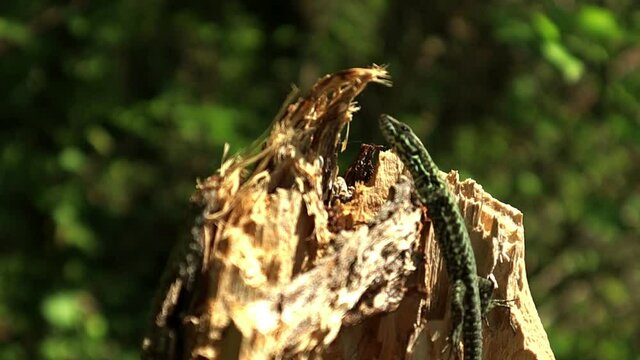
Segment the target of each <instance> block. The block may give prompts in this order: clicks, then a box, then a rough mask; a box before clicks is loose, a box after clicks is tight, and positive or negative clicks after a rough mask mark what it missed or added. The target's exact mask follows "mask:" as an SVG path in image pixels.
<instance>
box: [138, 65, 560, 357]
mask: <svg viewBox="0 0 640 360" xmlns="http://www.w3.org/2000/svg"><path fill="white" fill-rule="evenodd" d="M370 82H377V83H382V84H385V85H389V80H388V75H387V73H386V71H385V70H384V69H382V68H379V67H375V66H374V67H372V68H370V69H350V70H345V71H342V72H339V73H336V74H333V75H328V76H326V77H324V78H323V79H321V80H319V81H318V82H317V83H316V85H314V87H313V88H312V89H311V91H310V92H309V93H308V94H307V95H306V96H304V97H300V98H299V99H297V100H296V101H294V102H291V103H288V104H285V106H284V107H283V109H282V111H281V113H280V114H279V115H278V117H277V118H276V119H275V121H274V124H273V127H272V128H271V132H270V134H269V135H268V138H267V139H265V140H264V141H263V142H261V143H259V144H258V145H257V147H256V148H255V149H254V150H253V151H248V152H247V153H246V154H245V155H242V156H240V155H239V156H235V157H232V158H230V159H228V160H226V161H225V162H224V163H223V165H222V166H221V168H220V170H219V172H218V173H217V174H216V175H213V176H211V177H209V178H208V179H206V180H205V181H204V182H202V183H201V184H199V185H198V191H197V192H196V195H195V196H194V198H195V199H196V200H197V202H199V203H200V204H201V205H202V206H203V214H202V217H201V218H202V220H203V221H202V222H199V223H198V224H197V225H196V227H195V228H194V239H195V240H196V241H197V242H198V243H199V244H200V245H201V249H202V250H203V251H202V254H203V255H202V256H203V259H202V261H201V262H198V267H199V268H198V270H199V276H198V277H197V280H195V283H194V284H193V286H192V287H193V289H192V290H190V294H191V296H190V297H189V301H188V303H187V305H185V306H182V307H178V306H177V305H176V304H177V303H178V301H179V299H183V298H184V297H183V296H182V297H181V295H179V294H180V292H181V291H183V290H181V289H182V288H184V285H183V283H184V281H173V282H172V283H171V284H173V285H170V286H167V288H168V289H170V291H166V292H168V293H171V295H168V294H165V295H162V294H161V296H160V297H161V300H160V301H159V304H160V305H158V309H159V310H156V312H157V313H156V314H155V315H156V316H155V317H154V325H153V326H152V328H153V329H152V331H151V333H152V334H154V332H155V335H154V336H148V337H147V338H146V339H145V346H147V349H150V348H159V347H160V345H158V344H165V343H170V344H171V346H164V345H163V348H167V349H170V350H162V351H156V354H159V353H161V352H164V354H162V355H155V356H156V357H161V356H165V357H164V358H172V359H173V358H175V359H237V358H239V359H272V358H273V359H275V358H309V357H311V358H332V359H401V358H407V359H411V358H415V359H441V358H446V357H447V356H448V355H449V353H448V351H450V350H451V346H449V347H447V346H446V344H447V342H448V341H447V335H448V334H449V331H450V327H451V323H450V319H449V314H450V311H449V309H448V308H447V304H449V301H448V299H449V296H450V294H449V291H450V285H449V281H448V279H447V274H446V271H445V270H444V266H443V262H442V258H441V256H440V254H439V249H438V245H437V243H436V241H435V239H434V237H433V231H432V228H431V224H430V222H429V219H428V217H427V214H428V213H427V212H426V209H424V208H423V207H421V206H420V205H419V204H418V202H417V201H415V199H413V197H412V194H413V184H412V181H411V179H410V176H409V175H408V174H407V173H405V171H404V166H403V164H402V163H401V162H400V161H399V159H398V158H397V157H396V156H395V155H394V154H393V153H391V152H388V151H382V150H380V148H379V147H376V146H372V145H365V146H363V147H362V149H361V153H360V156H359V157H358V159H357V160H356V161H355V162H354V164H353V165H352V166H351V167H350V168H349V169H348V170H347V172H346V174H345V179H346V180H345V179H343V178H341V177H338V176H337V172H338V169H337V154H338V152H339V150H340V149H339V148H340V146H341V141H340V135H341V132H342V130H343V127H344V126H345V125H347V124H348V123H349V122H350V121H351V116H352V113H353V112H355V111H356V110H357V107H356V106H355V103H354V102H353V99H354V98H355V96H356V95H358V94H359V93H360V92H361V91H362V90H363V89H364V87H365V86H366V85H367V84H368V83H370ZM443 176H445V177H446V179H447V180H448V182H449V184H450V185H451V189H452V190H453V191H454V193H455V194H456V195H457V196H458V199H459V205H460V209H461V212H462V214H463V216H464V217H465V222H466V224H467V228H468V230H469V232H470V235H471V239H472V242H473V247H474V251H475V254H476V259H477V262H478V272H479V274H480V275H481V276H487V275H491V276H493V277H494V280H495V283H496V285H497V289H496V291H495V293H494V298H496V299H504V300H509V303H510V307H509V308H496V309H495V310H493V311H492V312H491V313H490V314H489V316H488V319H487V325H485V326H484V357H483V358H484V359H552V358H553V354H552V352H551V350H550V347H549V342H548V340H547V336H546V334H545V332H544V329H543V328H542V325H541V322H540V319H539V318H538V314H537V311H536V308H535V304H534V303H533V300H532V297H531V294H530V292H529V288H528V284H527V277H526V271H525V262H524V230H523V225H522V213H521V212H519V211H518V210H517V209H514V208H512V207H510V206H509V205H505V204H503V203H501V202H499V201H497V200H495V199H494V198H492V197H491V196H490V195H489V194H487V193H486V192H484V191H483V190H482V187H481V186H480V185H478V184H477V183H475V182H474V181H473V180H465V181H462V182H461V181H460V180H459V178H458V174H457V172H455V171H452V172H450V173H449V174H444V173H443ZM183 273H184V271H183ZM176 283H178V285H177V286H176V285H175V284H176ZM176 287H177V288H178V290H176ZM180 301H182V303H184V300H180ZM169 318H173V319H177V321H173V322H169V321H168V320H167V319H169ZM163 326H164V327H171V328H170V329H169V330H170V331H168V333H170V334H171V335H170V336H171V339H170V340H171V341H165V340H157V337H158V335H157V334H158V333H159V332H158V328H161V327H163ZM165 330H166V329H165ZM162 333H163V334H165V333H167V332H166V331H165V332H162ZM169 352H170V354H169Z"/></svg>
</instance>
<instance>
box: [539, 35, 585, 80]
mask: <svg viewBox="0 0 640 360" xmlns="http://www.w3.org/2000/svg"><path fill="white" fill-rule="evenodd" d="M542 55H543V56H544V58H545V59H547V61H549V62H550V63H551V64H553V65H554V66H555V67H557V68H558V69H559V70H560V71H561V72H562V75H563V76H564V79H565V80H566V81H567V82H569V83H574V82H576V81H578V80H579V79H580V77H582V74H583V73H584V64H583V63H582V61H580V59H578V58H576V57H574V56H573V55H571V53H570V52H569V51H568V50H567V49H566V48H565V47H564V46H562V44H560V43H558V42H555V41H547V42H545V43H543V44H542Z"/></svg>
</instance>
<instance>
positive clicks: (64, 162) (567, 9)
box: [0, 0, 640, 359]
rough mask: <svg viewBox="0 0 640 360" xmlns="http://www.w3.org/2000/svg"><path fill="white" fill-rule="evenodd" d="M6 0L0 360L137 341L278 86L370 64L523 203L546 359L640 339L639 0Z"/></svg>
mask: <svg viewBox="0 0 640 360" xmlns="http://www.w3.org/2000/svg"><path fill="white" fill-rule="evenodd" d="M532 3H533V2H529V1H518V0H508V1H507V0H503V1H500V0H492V1H461V2H449V1H402V2H401V1H390V0H359V1H337V0H325V1H322V2H319V1H312V0H306V1H299V2H298V1H290V2H288V1H270V2H268V1H248V0H225V1H200V0H198V1H196V0H187V1H171V0H136V1H130V0H112V1H88V0H73V1H46V0H30V1H2V2H1V3H0V129H1V132H0V189H1V191H0V202H1V204H2V206H1V207H0V358H1V359H36V358H37V359H134V358H137V356H138V355H137V351H138V345H139V342H140V339H141V333H142V330H143V328H144V326H145V324H146V321H147V316H148V314H147V311H148V309H149V302H150V299H151V297H152V294H153V291H154V288H155V286H156V284H157V281H158V277H159V274H160V272H161V270H162V269H163V267H164V264H165V261H166V259H167V256H168V253H169V250H170V249H171V247H172V245H173V244H174V243H175V242H176V241H177V240H179V239H180V238H184V237H186V236H189V227H190V224H191V221H192V220H193V216H194V211H193V209H191V208H190V205H189V202H188V199H189V196H190V195H191V193H192V192H193V190H194V185H195V179H196V178H198V177H200V178H204V177H206V176H208V175H209V174H212V173H213V172H214V171H215V170H216V169H217V166H218V165H219V162H220V158H221V156H222V147H223V144H224V143H225V142H228V143H230V144H231V148H232V151H237V150H240V149H242V148H243V147H244V146H246V145H248V144H249V143H251V142H252V141H253V140H254V139H255V138H256V137H257V136H258V135H260V134H261V133H262V132H263V131H264V130H265V129H266V128H267V127H268V125H269V124H270V122H271V121H272V119H273V116H274V115H275V114H276V112H277V110H278V108H279V107H280V105H281V103H282V101H283V100H284V98H285V96H286V95H287V93H288V92H289V89H290V86H291V84H292V83H295V84H297V85H298V86H300V87H301V88H303V89H304V88H307V87H308V86H310V85H311V84H312V83H313V82H314V81H315V80H316V79H317V78H318V77H319V76H322V75H323V74H325V73H329V72H334V71H337V70H340V69H344V68H349V67H356V66H368V65H370V64H372V63H378V64H388V66H389V67H388V69H389V71H390V72H391V75H392V77H393V81H394V87H393V88H384V87H381V86H375V85H373V86H371V87H369V88H368V89H367V90H366V91H365V92H364V93H363V95H362V96H361V97H359V99H358V100H359V103H360V105H361V106H362V110H361V111H360V112H358V113H357V114H356V115H355V118H354V122H353V124H352V127H351V134H350V139H349V140H350V146H349V150H348V152H347V154H344V155H343V156H342V157H341V160H342V161H343V163H342V169H344V167H345V165H346V164H347V163H348V162H349V161H350V160H351V159H352V158H353V157H354V154H355V151H357V149H358V147H359V144H360V143H361V142H377V143H380V142H382V140H381V138H380V135H379V133H378V130H377V127H376V125H375V124H376V118H377V116H378V114H379V113H381V112H387V113H389V114H393V115H394V116H395V117H397V118H399V119H401V120H403V121H405V122H407V123H409V124H410V125H411V126H412V127H413V128H414V129H415V130H416V132H417V133H418V134H419V135H420V136H421V137H422V139H423V140H424V142H425V144H426V145H427V147H428V148H429V150H430V151H431V153H432V155H433V156H434V158H435V159H436V161H438V162H439V164H440V167H441V168H442V169H443V170H448V169H451V168H454V169H458V170H460V171H461V172H462V176H463V177H468V176H470V177H473V178H474V179H476V180H477V181H478V182H479V183H481V184H482V185H483V186H484V187H485V188H486V189H487V190H488V191H489V192H490V193H491V194H493V195H494V196H495V197H497V198H498V199H500V200H502V201H504V202H506V203H509V204H511V205H513V206H515V207H517V208H518V209H520V210H522V211H523V212H524V214H525V229H526V237H527V243H526V246H527V249H526V250H527V254H526V255H527V268H528V273H529V280H530V286H531V290H532V292H533V296H534V299H535V301H536V303H537V305H538V310H539V313H540V316H541V318H542V320H543V323H544V326H545V328H546V329H547V331H548V335H549V339H550V341H551V344H552V347H553V350H554V352H555V354H556V356H557V357H558V359H574V358H580V359H635V358H637V354H638V353H640V345H639V344H640V312H639V311H638V306H639V305H640V301H639V300H640V299H639V298H640V290H639V289H640V266H638V259H639V258H640V243H639V240H640V239H639V236H638V234H639V228H640V181H639V180H640V161H639V160H640V96H639V95H638V94H640V71H639V69H640V41H639V40H640V6H638V3H637V2H635V1H634V0H609V1H606V0H605V1H584V0H557V1H540V2H537V3H536V4H532Z"/></svg>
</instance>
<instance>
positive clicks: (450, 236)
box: [379, 114, 493, 360]
mask: <svg viewBox="0 0 640 360" xmlns="http://www.w3.org/2000/svg"><path fill="white" fill-rule="evenodd" d="M379 123H380V129H381V131H382V134H383V135H384V137H385V139H386V141H387V142H388V143H389V145H390V146H391V147H392V148H393V150H394V151H395V152H396V154H397V155H398V156H399V157H400V159H401V160H402V162H403V163H404V165H405V166H406V167H407V169H408V170H409V172H410V173H411V176H412V177H413V181H414V184H415V188H416V193H417V196H418V199H419V200H420V202H421V203H422V204H424V205H426V206H427V211H428V214H429V218H430V219H431V220H432V222H433V227H434V230H435V236H436V240H437V241H438V244H439V245H440V251H441V252H442V255H443V257H444V262H445V266H446V268H447V273H448V274H449V277H450V278H451V282H452V286H453V296H452V300H451V312H452V322H453V330H452V334H451V341H452V342H453V343H452V345H453V347H454V349H456V348H457V347H458V344H459V343H460V338H461V337H462V341H463V344H464V358H465V359H474V360H479V359H481V358H482V317H483V315H484V313H485V312H486V311H487V309H488V307H489V303H490V302H491V293H492V291H493V286H492V284H491V282H490V281H489V280H488V279H484V278H480V277H478V275H477V268H476V259H475V255H474V253H473V249H472V247H471V240H470V238H469V234H468V232H467V228H466V226H465V224H464V219H463V218H462V216H461V214H460V210H459V209H458V206H457V203H456V198H455V197H454V195H453V194H452V193H451V191H449V189H448V188H447V185H446V184H445V183H444V181H443V180H442V179H440V177H439V175H438V174H439V171H440V170H439V169H438V166H437V165H436V164H435V162H434V161H433V160H432V159H431V156H430V155H429V153H428V152H427V150H426V149H425V147H424V145H423V144H422V142H421V141H420V139H419V138H418V137H417V136H416V135H415V134H414V133H413V131H412V130H411V128H409V126H407V125H406V124H404V123H402V122H400V121H398V120H396V119H394V118H392V117H391V116H389V115H385V114H383V115H381V116H380V120H379Z"/></svg>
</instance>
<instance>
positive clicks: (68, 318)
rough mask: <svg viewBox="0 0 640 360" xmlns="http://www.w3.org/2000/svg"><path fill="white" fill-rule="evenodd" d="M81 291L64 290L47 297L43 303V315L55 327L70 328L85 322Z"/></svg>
mask: <svg viewBox="0 0 640 360" xmlns="http://www.w3.org/2000/svg"><path fill="white" fill-rule="evenodd" d="M82 298H83V296H81V293H79V292H76V291H64V292H59V293H57V294H54V295H51V296H49V297H47V298H46V299H45V300H44V302H43V303H42V315H43V316H44V318H45V319H46V320H47V322H48V323H49V324H51V325H52V326H53V327H56V328H61V329H70V328H73V327H75V326H76V325H79V324H81V323H82V322H83V318H84V311H83V310H82V309H83V307H82Z"/></svg>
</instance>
